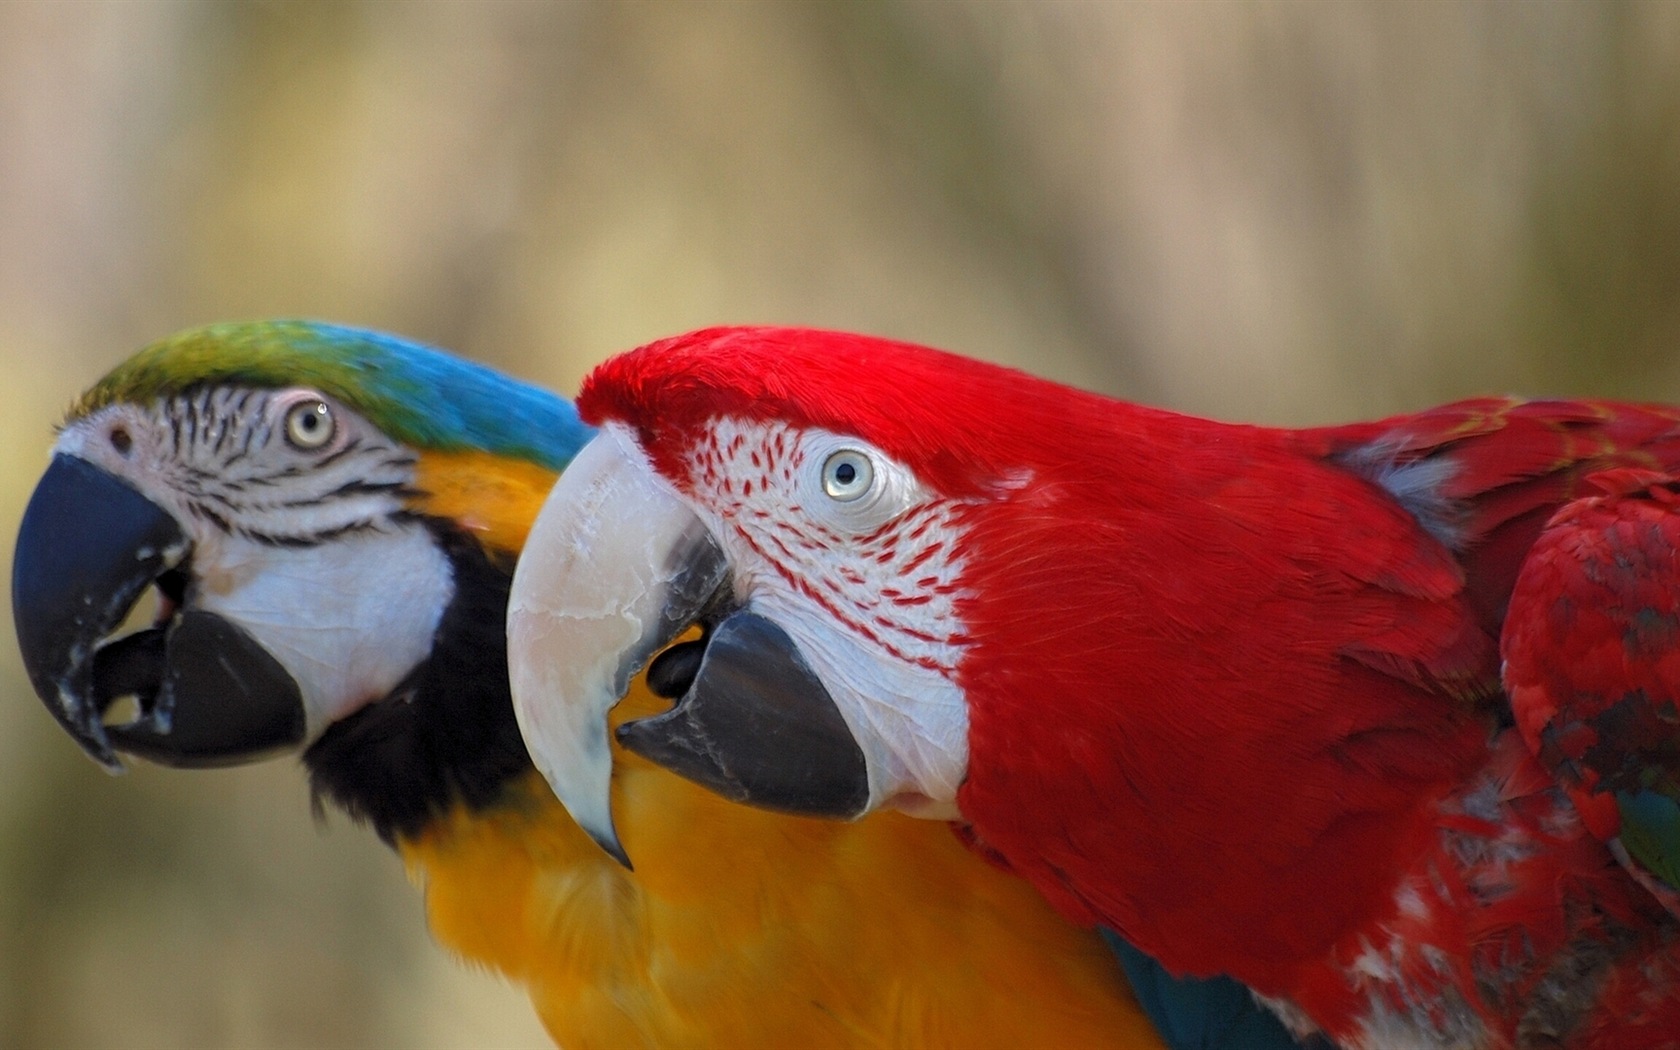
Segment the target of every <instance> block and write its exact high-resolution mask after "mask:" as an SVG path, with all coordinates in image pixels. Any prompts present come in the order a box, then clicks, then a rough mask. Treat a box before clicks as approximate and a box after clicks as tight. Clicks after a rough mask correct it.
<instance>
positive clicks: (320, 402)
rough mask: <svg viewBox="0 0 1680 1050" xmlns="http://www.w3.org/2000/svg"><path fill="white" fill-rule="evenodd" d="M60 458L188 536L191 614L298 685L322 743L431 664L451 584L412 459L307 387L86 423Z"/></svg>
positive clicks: (191, 398) (188, 400) (174, 404)
mask: <svg viewBox="0 0 1680 1050" xmlns="http://www.w3.org/2000/svg"><path fill="white" fill-rule="evenodd" d="M55 451H56V452H58V453H60V454H63V455H70V456H76V457H79V458H81V459H84V460H86V461H88V462H90V463H92V464H94V465H95V466H98V467H100V468H101V469H103V470H105V471H106V472H108V473H110V474H112V475H113V476H115V477H118V478H121V479H123V480H124V481H126V482H128V483H129V484H130V485H132V486H134V488H135V489H136V490H138V491H139V492H140V493H142V494H143V495H144V496H145V497H146V498H147V499H149V500H151V501H152V502H154V503H156V504H157V505H158V506H159V507H161V508H162V509H164V510H165V511H167V512H168V513H169V514H170V515H171V516H172V517H173V518H174V519H175V521H176V523H177V524H178V525H179V527H180V529H181V531H182V532H183V533H185V534H186V536H187V549H186V550H185V551H184V552H183V556H184V557H185V559H186V561H185V567H186V568H187V569H188V575H189V580H188V582H187V585H186V588H185V595H184V599H185V606H186V607H187V608H193V609H202V610H205V611H207V612H212V613H215V614H217V615H219V616H222V617H224V618H225V619H227V620H229V621H230V622H232V623H234V624H236V625H238V626H239V627H241V628H242V629H244V630H245V631H246V632H248V633H249V634H250V635H251V636H252V637H253V638H254V639H255V640H256V641H257V642H258V643H259V644H261V645H262V646H263V648H264V649H266V650H267V651H268V652H269V653H270V654H271V655H272V656H274V658H275V659H277V660H279V661H280V663H281V664H282V665H283V666H284V667H285V668H286V670H287V671H288V672H289V673H290V674H291V675H292V677H293V678H294V679H295V680H296V682H297V685H298V688H299V690H300V692H301V694H302V697H303V702H304V706H305V709H306V714H307V719H308V739H309V740H313V739H314V738H315V737H316V736H318V735H319V734H320V733H321V732H322V731H323V730H325V729H326V727H327V726H328V725H330V724H331V723H332V722H334V721H336V720H338V719H341V718H343V717H345V716H346V715H348V714H350V713H352V712H353V711H355V710H356V709H357V708H359V707H361V706H362V705H363V704H366V703H369V702H371V701H375V700H379V699H382V698H384V697H385V696H387V695H389V694H390V692H391V691H392V690H393V689H394V688H396V686H397V685H398V684H399V683H400V682H401V681H402V680H403V679H404V678H405V677H406V676H407V675H408V674H409V672H411V671H412V670H413V669H414V668H415V667H416V666H417V665H418V664H419V663H420V662H421V661H422V660H424V659H425V658H426V657H427V655H428V654H429V653H430V652H431V648H432V644H433V641H434V637H435V635H436V633H437V628H438V624H439V622H440V620H441V619H442V616H443V612H444V610H445V609H446V608H447V607H448V605H449V602H450V600H451V599H452V598H453V596H454V574H453V569H452V567H451V565H450V564H449V560H448V558H447V557H446V555H445V554H444V553H443V551H442V550H440V549H439V547H438V545H437V542H436V540H435V538H434V537H433V536H432V535H431V533H430V532H429V531H428V530H427V528H426V527H425V526H424V525H423V524H422V523H420V522H419V521H418V520H415V519H413V518H412V517H410V516H409V514H408V511H407V507H406V504H405V502H404V497H405V493H406V492H407V491H408V490H409V488H410V486H411V485H412V484H413V482H414V476H415V463H416V460H415V454H414V452H413V451H412V450H410V449H408V448H407V447H405V446H403V445H400V444H398V443H396V442H394V441H392V440H391V439H390V438H388V437H386V436H385V434H384V433H382V432H381V431H380V430H379V429H378V428H376V427H374V426H372V425H371V424H369V423H368V422H367V421H366V420H364V419H362V418H361V417H360V416H359V415H357V414H356V413H355V412H353V411H352V410H350V409H349V408H348V407H346V406H344V405H342V404H339V403H337V402H335V401H333V400H332V399H330V398H327V397H325V396H324V395H322V394H320V393H318V392H317V391H314V390H310V389H307V388H292V389H287V390H271V389H260V388H246V387H207V388H203V389H198V390H191V391H188V392H187V393H184V394H181V395H178V396H175V397H172V398H168V399H163V400H159V401H156V402H153V403H152V404H149V405H136V404H114V405H110V406H107V407H106V408H103V409H100V410H99V411H98V412H95V413H93V414H92V415H89V416H87V417H86V418H83V419H80V420H77V421H76V422H74V423H72V424H70V425H69V426H67V427H66V428H65V430H64V432H63V433H62V434H61V435H60V437H59V440H58V443H57V445H56V447H55Z"/></svg>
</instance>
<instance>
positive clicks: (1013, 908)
mask: <svg viewBox="0 0 1680 1050" xmlns="http://www.w3.org/2000/svg"><path fill="white" fill-rule="evenodd" d="M552 480H553V478H552V476H551V475H548V474H547V473H546V472H544V471H542V470H540V469H539V468H534V467H532V466H531V465H530V464H524V463H515V462H509V461H508V460H505V459H500V458H497V457H493V456H488V455H484V454H481V453H449V454H440V453H436V452H431V453H427V454H426V455H425V456H423V457H422V460H421V464H420V474H419V482H420V484H419V485H418V486H417V487H419V488H420V489H421V490H422V491H421V492H420V493H419V494H418V495H417V497H416V502H415V505H416V508H417V509H419V510H422V511H423V512H425V513H429V514H436V515H439V516H447V517H450V518H452V519H454V520H457V521H461V522H464V523H466V524H467V525H468V527H469V528H471V529H472V530H474V531H475V532H476V533H477V534H479V535H480V536H481V537H482V538H483V539H484V541H485V542H486V543H487V544H488V545H489V546H492V547H499V548H501V549H517V547H518V546H519V545H521V544H523V542H524V538H525V534H526V532H527V530H528V529H529V527H530V524H531V522H532V521H533V520H534V519H535V517H536V514H537V510H538V508H539V506H540V504H541V502H542V499H543V498H544V496H545V495H546V493H547V490H548V486H549V483H550V482H552ZM663 706H664V705H663V703H662V702H661V701H659V700H657V699H655V698H654V697H653V696H652V695H651V694H649V693H648V692H647V691H646V689H645V688H643V687H642V686H641V685H640V684H639V683H638V685H637V687H636V688H635V689H634V690H633V691H632V693H631V695H630V697H629V698H628V699H627V700H626V701H625V702H624V703H622V704H620V705H619V707H618V709H617V711H616V716H617V717H619V718H634V717H638V716H641V715H646V714H650V713H652V712H654V711H656V710H659V709H661V708H662V707H663ZM614 782H615V794H616V798H617V819H618V827H619V830H620V833H621V835H622V838H623V842H624V845H625V847H626V848H627V849H628V850H629V852H630V854H631V856H633V857H635V858H636V864H637V868H636V870H635V872H628V871H626V870H624V869H623V868H621V867H620V866H619V865H618V864H617V862H615V861H614V860H612V859H611V858H610V857H608V856H607V855H606V854H605V853H603V852H602V851H601V850H600V848H599V847H597V846H596V845H595V843H594V842H592V841H591V840H590V839H589V838H588V837H587V836H586V835H585V834H584V833H583V831H582V830H581V829H580V828H579V827H578V826H577V825H576V824H575V823H574V822H573V821H572V819H571V817H570V816H568V815H567V813H566V812H565V810H564V809H563V808H562V807H561V806H560V804H559V802H557V801H556V800H555V798H554V796H553V795H552V794H551V793H550V791H549V789H548V786H547V784H545V783H544V782H543V780H542V778H541V777H540V776H538V775H537V774H536V773H535V772H534V771H533V772H530V773H529V774H527V775H526V776H525V777H524V778H523V779H522V780H521V781H519V782H518V783H517V784H515V785H513V786H511V787H510V788H509V789H508V790H507V793H506V795H505V797H504V798H503V799H502V800H501V801H500V802H499V803H498V804H497V805H496V806H494V807H492V808H490V809H481V810H479V811H477V812H471V811H469V810H467V809H466V808H465V807H461V806H457V807H456V808H455V809H454V810H453V811H452V812H451V813H449V814H448V815H446V816H444V817H442V818H440V819H438V820H435V821H433V822H432V823H431V824H430V825H429V826H428V827H427V828H426V829H425V830H424V831H423V832H422V833H421V834H420V835H418V836H417V837H414V838H411V839H405V840H400V841H399V843H398V847H399V849H400V850H401V852H402V855H403V858H404V861H405V862H406V864H407V865H408V868H409V871H410V873H411V875H412V876H413V878H414V879H415V880H416V881H417V882H418V883H419V884H420V885H421V886H422V887H423V888H424V891H425V896H426V909H427V915H428V918H429V921H430V924H431V927H432V931H433V933H434V935H435V936H436V937H437V939H438V940H439V941H441V942H442V943H443V944H445V945H447V946H449V947H450V948H452V949H454V950H455V951H457V952H459V953H461V954H462V955H463V956H465V957H466V958H468V959H472V960H475V961H477V962H480V963H483V964H485V965H487V966H489V967H491V968H492V969H494V970H497V971H499V972H501V973H503V974H505V975H507V976H508V977H510V978H512V979H514V980H516V981H519V982H521V983H523V984H525V985H526V986H527V987H528V988H529V990H530V993H531V997H532V1000H533V1001H534V1003H535V1004H536V1007H537V1011H538V1013H539V1014H540V1015H541V1017H542V1020H543V1023H544V1024H545V1025H546V1026H547V1028H548V1030H549V1032H550V1034H552V1035H553V1036H554V1038H555V1040H556V1041H557V1042H558V1043H559V1044H560V1045H561V1046H563V1047H566V1048H568V1050H585V1048H589V1047H633V1046H685V1047H686V1046H720V1047H749V1046H764V1045H786V1046H799V1047H802V1048H803V1047H830V1046H832V1047H840V1046H865V1047H872V1046H882V1047H887V1046H930V1047H932V1046H971V1047H988V1046H1057V1047H1079V1046H1091V1047H1097V1046H1102V1047H1128V1048H1151V1050H1155V1048H1159V1047H1160V1046H1161V1045H1162V1044H1161V1043H1160V1041H1159V1039H1158V1038H1157V1037H1156V1036H1155V1034H1154V1031H1153V1029H1152V1028H1151V1027H1150V1025H1149V1022H1148V1021H1147V1020H1146V1019H1145V1018H1144V1016H1143V1014H1142V1012H1141V1010H1140V1009H1139V1007H1138V1006H1137V1004H1136V1002H1135V1001H1134V1000H1133V998H1132V996H1131V993H1130V990H1129V989H1128V987H1127V986H1126V983H1125V979H1124V977H1123V976H1122V975H1121V972H1120V968H1119V966H1118V964H1117V963H1116V962H1115V960H1114V958H1113V957H1112V956H1111V955H1110V954H1109V953H1108V951H1107V949H1106V948H1105V947H1104V945H1103V944H1102V942H1101V940H1100V939H1099V938H1098V937H1097V936H1096V934H1095V933H1094V932H1092V931H1090V930H1079V929H1075V928H1073V927H1071V926H1069V925H1068V924H1067V923H1066V922H1065V921H1064V920H1062V919H1061V918H1059V917H1058V916H1057V915H1056V914H1055V913H1054V912H1052V911H1051V909H1050V907H1049V906H1048V905H1047V904H1045V903H1044V902H1043V900H1042V899H1041V898H1039V896H1038V895H1037V893H1036V892H1035V891H1034V890H1033V889H1032V888H1031V887H1029V886H1028V885H1027V884H1026V883H1025V882H1022V881H1020V880H1019V879H1016V878H1014V877H1013V876H1011V875H1008V874H1006V873H1004V872H1002V871H999V870H997V869H995V868H993V867H992V866H991V865H989V864H987V863H986V862H985V861H984V860H983V859H981V858H980V857H978V856H975V855H974V854H973V853H971V852H969V851H968V850H967V849H966V848H965V847H964V846H963V845H962V844H961V843H959V842H958V841H957V839H956V837H955V836H954V835H952V833H951V831H950V829H949V828H947V827H946V826H944V825H943V824H940V823H938V822H931V821H921V820H914V819H911V818H909V817H904V816H899V815H897V814H880V815H877V816H874V817H871V818H869V819H866V820H864V821H860V822H857V823H853V824H843V823H835V822H829V821H819V820H811V819H802V818H797V817H787V816H779V815H776V814H771V813H765V812H762V811H759V810H755V809H750V808H747V807H745V806H738V805H733V804H730V803H727V802H725V801H723V800H721V799H719V798H718V797H716V796H715V795H712V794H710V793H708V792H706V791H704V790H701V789H700V788H698V787H695V786H693V785H691V784H689V783H688V782H687V781H684V780H681V779H679V778H677V777H675V776H673V775H671V774H669V773H667V772H665V771H663V770H660V769H657V768H655V767H654V766H652V765H651V764H649V763H647V762H645V761H643V760H642V759H640V758H638V757H636V756H634V755H631V754H629V753H627V752H622V751H620V752H618V753H617V754H616V757H615V772H614Z"/></svg>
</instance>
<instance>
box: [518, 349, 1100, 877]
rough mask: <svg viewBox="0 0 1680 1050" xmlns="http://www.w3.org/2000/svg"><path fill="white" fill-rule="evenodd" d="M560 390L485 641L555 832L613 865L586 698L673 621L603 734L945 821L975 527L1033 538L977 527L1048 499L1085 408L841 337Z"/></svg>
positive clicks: (724, 774)
mask: <svg viewBox="0 0 1680 1050" xmlns="http://www.w3.org/2000/svg"><path fill="white" fill-rule="evenodd" d="M1108 404H1112V403H1108ZM579 406H580V409H581V411H582V413H583V414H584V416H585V418H587V419H588V420H589V421H590V422H591V423H593V424H595V425H597V426H599V427H600V428H601V433H600V434H599V436H598V437H597V438H596V439H595V440H594V441H593V442H592V443H591V444H590V445H589V446H588V447H587V448H586V449H585V450H584V451H583V452H582V453H581V454H580V455H579V456H578V458H577V459H576V461H575V462H574V463H573V464H572V466H571V467H570V469H568V470H567V471H566V474H565V476H564V478H563V479H562V481H561V482H560V485H559V486H558V487H557V488H556V489H555V491H554V494H553V495H552V496H551V498H550V499H549V501H548V503H547V505H546V507H545V508H544V510H543V512H542V514H541V516H540V517H539V519H538V521H537V523H536V525H535V527H534V529H533V531H532V534H531V540H530V543H529V545H528V546H527V548H526V551H525V555H524V557H523V559H522V560H521V562H520V566H519V570H518V573H517V575H516V577H515V580H514V585H513V593H512V600H511V604H510V615H509V632H510V634H509V644H510V658H511V664H510V667H511V670H512V675H513V686H514V696H515V699H516V705H517V708H518V710H519V715H520V719H521V726H522V728H523V730H524V732H525V736H526V741H527V743H528V745H529V746H530V748H531V750H532V752H533V755H534V757H535V759H536V762H537V765H538V767H539V768H541V769H542V771H543V772H544V774H545V775H547V777H548V779H549V781H550V783H551V784H553V786H554V788H555V790H556V792H557V794H558V795H559V796H560V798H561V800H562V801H563V802H565V803H566V805H567V807H568V808H569V809H571V811H572V813H573V815H574V816H575V817H577V818H578V820H579V821H580V823H582V825H583V826H584V827H585V828H587V829H589V830H590V831H591V832H592V833H593V834H594V835H595V836H596V838H597V840H598V841H600V842H601V843H602V844H603V846H605V847H607V848H608V849H609V850H611V851H613V852H615V853H620V855H622V854H621V851H620V850H619V849H618V846H617V840H616V836H615V834H614V831H613V828H612V821H611V814H610V806H609V801H608V793H609V777H610V771H611V755H610V751H609V749H608V746H607V732H608V731H607V712H608V710H609V709H610V708H611V707H612V706H613V704H615V703H616V702H617V700H618V699H619V697H621V696H622V694H623V693H624V691H625V689H626V687H627V684H628V680H629V677H630V676H631V675H632V674H633V673H635V672H636V671H638V670H639V669H640V668H641V667H643V666H644V665H645V664H647V662H648V661H649V660H650V658H652V657H654V656H655V654H656V653H658V652H659V651H660V650H661V649H663V648H664V647H665V646H667V645H669V644H670V643H671V642H672V640H673V639H674V638H676V637H677V635H679V634H680V633H681V632H682V631H684V630H685V629H687V628H688V627H690V626H691V625H693V624H699V625H701V626H702V627H704V629H705V638H704V640H703V641H702V642H699V643H689V644H686V645H682V646H678V647H676V648H674V649H671V650H667V651H666V653H665V655H663V656H661V657H660V658H659V659H658V660H657V661H655V663H654V665H653V667H652V668H651V670H650V682H651V683H652V684H653V685H654V687H655V689H656V690H658V691H661V692H663V693H665V694H666V695H669V696H672V697H673V698H675V699H676V701H677V702H676V705H675V707H674V708H673V709H672V710H671V711H670V712H668V713H665V714H661V715H659V716H656V717H652V718H647V719H643V720H640V721H635V722H629V723H626V724H624V725H622V726H620V727H619V729H618V737H619V740H620V741H621V742H622V743H623V744H624V746H626V747H628V748H629V749H631V750H632V751H636V752H638V753H641V754H643V755H645V756H647V757H649V758H651V759H653V760H654V761H656V762H658V763H660V764H662V765H664V766H666V767H668V768H670V769H673V770H674V771H676V772H678V773H680V774H682V775H684V776H687V777H689V778H691V779H693V780H696V781H698V782H700V783H701V784H703V785H705V786H707V787H709V788H712V789H713V790H716V791H718V792H719V793H721V794H724V795H726V796H728V797H731V798H735V799H738V800H741V801H745V802H748V803H752V804H757V805H762V806H767V807H770V808H777V809H783V810H787V811H791V812H797V813H806V814H818V815H826V816H841V817H853V816H858V815H860V814H862V813H865V812H867V811H869V810H872V809H875V808H877V807H881V806H884V805H892V806H896V807H898V808H903V809H906V810H909V811H911V812H916V813H919V814H921V815H926V816H947V817H954V816H956V815H957V812H958V811H957V804H956V796H957V789H958V787H959V785H961V784H962V783H963V780H964V777H965V773H966V768H967V763H968V748H969V739H968V736H969V720H968V710H967V702H966V698H965V678H964V675H965V654H966V653H967V651H968V650H969V648H970V647H971V644H972V642H973V638H974V634H975V631H976V629H977V626H978V625H977V624H976V622H975V621H974V616H973V614H974V613H975V612H976V611H977V610H976V609H974V608H971V606H972V604H973V603H972V602H971V598H972V597H973V595H974V593H975V591H976V590H977V589H978V588H979V584H978V582H977V581H976V580H975V579H973V577H972V573H971V572H970V568H971V554H972V553H973V549H974V545H975V544H976V543H987V542H989V543H990V544H991V546H992V547H994V548H995V547H996V546H997V545H998V543H999V542H1002V543H1003V544H1005V545H1010V544H1012V543H1013V544H1018V550H1017V551H1016V556H1017V557H1018V558H1019V559H1021V560H1031V559H1034V558H1035V557H1037V556H1038V555H1037V554H1036V553H1035V551H1034V549H1033V545H1032V539H1031V537H1030V536H1024V535H1018V534H1017V535H1016V536H1015V537H1013V539H1012V538H1011V537H1007V536H1006V537H1000V536H998V535H997V534H996V530H995V529H993V530H991V532H990V535H989V536H982V535H980V534H981V533H986V532H987V527H986V523H987V520H988V515H989V514H990V513H991V512H993V511H995V510H996V509H997V508H999V507H1001V506H1005V505H1009V504H1019V503H1021V502H1022V501H1023V500H1025V501H1028V502H1030V501H1032V500H1043V499H1045V498H1046V495H1047V490H1046V489H1045V488H1044V487H1043V486H1042V485H1041V484H1039V485H1033V484H1032V483H1033V482H1034V481H1035V478H1037V479H1039V480H1042V479H1041V478H1040V475H1041V474H1043V473H1049V474H1056V473H1057V472H1058V470H1059V465H1058V464H1055V463H1049V464H1039V463H1037V462H1036V461H1035V457H1038V456H1040V455H1041V452H1040V444H1041V442H1040V441H1039V440H1038V437H1037V436H1036V435H1042V434H1043V433H1044V432H1045V430H1046V428H1049V429H1054V428H1056V427H1058V426H1067V425H1068V424H1069V423H1070V422H1072V421H1073V420H1072V419H1070V416H1071V417H1077V416H1078V415H1079V414H1081V413H1097V412H1101V411H1103V409H1102V406H1101V403H1100V400H1099V399H1097V398H1095V397H1094V396H1093V395H1089V394H1084V393H1082V392H1079V391H1075V390H1071V389H1067V388H1064V387H1060V386H1056V385H1055V384H1051V383H1046V382H1044V381H1043V380H1037V379H1032V378H1030V377H1027V376H1025V375H1022V374H1020V373H1017V372H1014V371H1011V370H1008V369H1004V368H999V367H996V366H990V365H984V364H981V363H979V362H975V361H972V360H969V359H966V358H960V357H957V356H954V355H950V354H945V353H942V352H939V351H934V350H928V349H925V348H920V347H911V346H906V345H904V344H899V343H889V342H886V341H884V340H877V339H872V338H869V337H865V336H858V335H849V334H843V333H835V332H823V331H810V330H801V329H776V328H727V329H712V330H707V331H701V332H695V333H692V334H690V335H686V336H681V337H677V338H674V339H668V340H665V341H662V342H658V343H654V344H652V345H650V346H647V347H643V348H642V349H640V350H636V351H633V352H631V353H628V354H625V355H622V356H620V357H618V358H616V359H614V360H612V361H609V362H608V363H606V364H605V365H603V366H601V367H600V368H599V369H598V370H597V371H596V372H595V373H594V374H593V375H592V376H590V377H589V379H588V380H587V381H586V382H585V384H584V387H583V392H582V394H581V396H580V399H579ZM1028 509H1029V510H1030V508H1028ZM1029 531H1030V526H1029ZM996 564H997V563H996V561H995V559H994V560H993V562H992V565H993V567H994V568H995V566H996ZM1039 575H1040V582H1042V581H1043V574H1039ZM1008 626H1009V625H1008V624H999V623H995V622H994V623H991V624H989V625H987V628H986V629H990V630H996V629H1007V628H1008Z"/></svg>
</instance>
